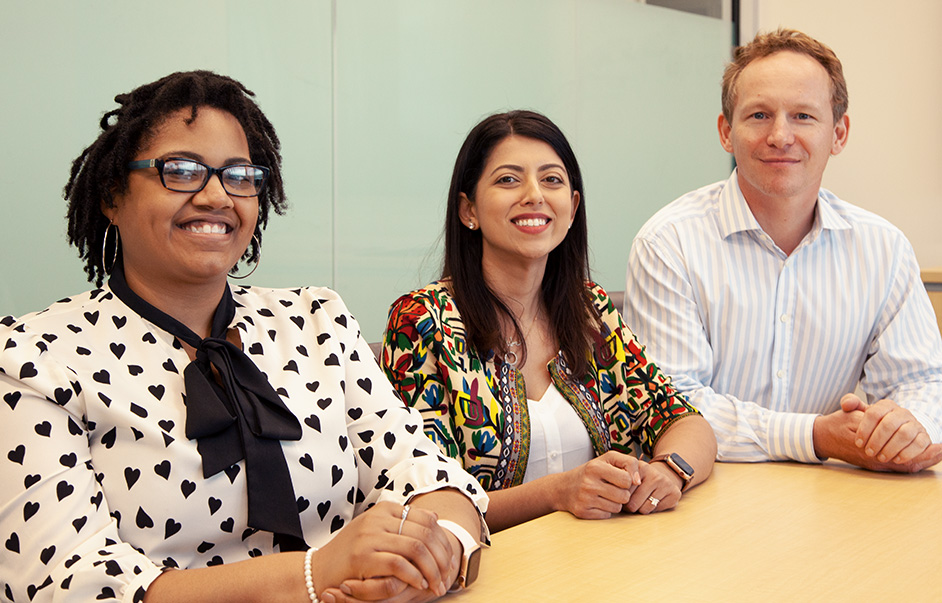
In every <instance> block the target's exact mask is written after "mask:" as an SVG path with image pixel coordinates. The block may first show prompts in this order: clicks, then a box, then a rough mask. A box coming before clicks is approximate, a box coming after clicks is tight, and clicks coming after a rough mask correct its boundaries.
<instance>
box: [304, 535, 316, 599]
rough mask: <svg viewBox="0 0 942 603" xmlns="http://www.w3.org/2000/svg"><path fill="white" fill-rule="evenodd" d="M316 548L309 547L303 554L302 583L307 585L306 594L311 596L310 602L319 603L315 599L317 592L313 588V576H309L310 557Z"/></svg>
mask: <svg viewBox="0 0 942 603" xmlns="http://www.w3.org/2000/svg"><path fill="white" fill-rule="evenodd" d="M316 550H317V549H316V548H314V547H311V548H309V549H308V550H307V553H305V554H304V584H305V585H306V586H307V596H308V597H310V598H311V603H320V602H319V601H318V599H317V592H316V591H315V590H314V578H313V577H312V576H311V557H312V556H313V555H314V551H316Z"/></svg>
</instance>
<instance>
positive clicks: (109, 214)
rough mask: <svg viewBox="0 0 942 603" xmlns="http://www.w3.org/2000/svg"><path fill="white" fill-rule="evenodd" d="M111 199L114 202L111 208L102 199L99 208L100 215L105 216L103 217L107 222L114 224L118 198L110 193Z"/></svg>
mask: <svg viewBox="0 0 942 603" xmlns="http://www.w3.org/2000/svg"><path fill="white" fill-rule="evenodd" d="M111 198H112V199H113V200H114V205H113V206H109V205H108V204H107V203H105V201H104V199H103V200H102V201H101V203H100V204H99V207H100V208H101V213H103V214H105V217H106V218H108V220H109V221H111V222H114V219H115V216H116V215H117V214H118V205H119V203H120V202H119V196H118V195H116V194H114V192H112V193H111Z"/></svg>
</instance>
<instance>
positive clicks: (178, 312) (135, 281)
mask: <svg viewBox="0 0 942 603" xmlns="http://www.w3.org/2000/svg"><path fill="white" fill-rule="evenodd" d="M125 278H126V279H127V283H128V287H130V288H131V290H132V291H134V293H136V294H137V295H139V296H140V297H141V299H143V300H144V301H146V302H147V303H149V304H150V305H152V306H154V307H155V308H157V309H158V310H160V311H161V312H164V313H165V314H169V315H170V316H172V317H173V318H175V319H177V320H178V321H180V322H181V323H183V324H184V325H186V326H187V328H189V329H190V330H191V331H193V332H194V333H196V334H197V335H199V336H200V337H201V338H206V337H209V336H210V332H211V330H212V324H213V315H214V314H215V312H216V308H217V307H218V306H219V300H220V299H221V298H222V294H223V292H224V291H225V289H226V281H225V279H223V280H221V281H220V282H218V283H217V282H214V283H208V284H206V283H200V284H191V283H180V282H175V283H170V284H166V285H164V284H161V285H155V284H153V283H151V282H150V281H148V280H146V279H144V278H141V275H139V274H138V273H137V272H135V271H134V270H133V269H129V268H128V267H125Z"/></svg>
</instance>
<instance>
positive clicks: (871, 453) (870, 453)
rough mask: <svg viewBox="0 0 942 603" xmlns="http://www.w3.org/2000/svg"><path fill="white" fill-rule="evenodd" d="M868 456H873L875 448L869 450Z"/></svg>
mask: <svg viewBox="0 0 942 603" xmlns="http://www.w3.org/2000/svg"><path fill="white" fill-rule="evenodd" d="M867 456H873V448H867Z"/></svg>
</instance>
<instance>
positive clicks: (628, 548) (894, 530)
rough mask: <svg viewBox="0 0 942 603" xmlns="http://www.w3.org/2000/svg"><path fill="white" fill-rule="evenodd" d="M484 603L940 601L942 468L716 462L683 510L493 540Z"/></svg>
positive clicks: (480, 596) (474, 594)
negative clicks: (910, 471) (909, 471)
mask: <svg viewBox="0 0 942 603" xmlns="http://www.w3.org/2000/svg"><path fill="white" fill-rule="evenodd" d="M492 541H493V547H492V548H491V549H489V550H487V551H485V552H484V557H483V560H482V566H481V575H480V578H479V579H478V581H477V582H476V583H475V584H474V585H473V586H472V587H471V588H470V589H469V590H468V591H465V592H463V593H456V594H454V595H450V596H449V597H447V598H446V599H445V600H446V601H447V602H448V603H454V602H461V603H473V602H476V601H488V602H491V603H493V602H501V603H502V602H504V601H515V602H516V601H633V602H639V603H648V602H651V601H724V602H725V601H828V602H831V601H855V602H863V601H906V602H907V603H909V602H914V601H942V465H937V466H936V467H935V468H934V469H933V470H927V471H924V472H922V473H920V474H917V475H894V474H883V473H872V472H868V471H863V470H860V469H856V468H853V467H850V466H849V465H845V464H842V463H827V464H825V465H821V466H817V465H799V464H795V463H757V464H733V463H717V465H716V467H715V469H714V473H713V476H712V477H711V478H710V480H709V481H707V482H706V483H704V484H702V485H701V486H699V487H697V488H694V489H693V490H691V491H690V492H688V493H687V494H686V495H685V496H684V498H683V500H682V501H681V504H680V505H679V506H678V507H677V508H676V509H674V510H672V511H667V512H663V513H656V514H654V515H650V516H640V515H619V516H617V517H613V518H611V519H608V520H603V521H587V520H579V519H576V518H574V517H573V516H572V515H569V514H568V513H554V514H552V515H548V516H546V517H542V518H540V519H537V520H534V521H531V522H528V523H525V524H522V525H519V526H517V527H514V528H511V529H509V530H505V531H503V532H499V533H497V534H495V535H494V536H493V538H492Z"/></svg>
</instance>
